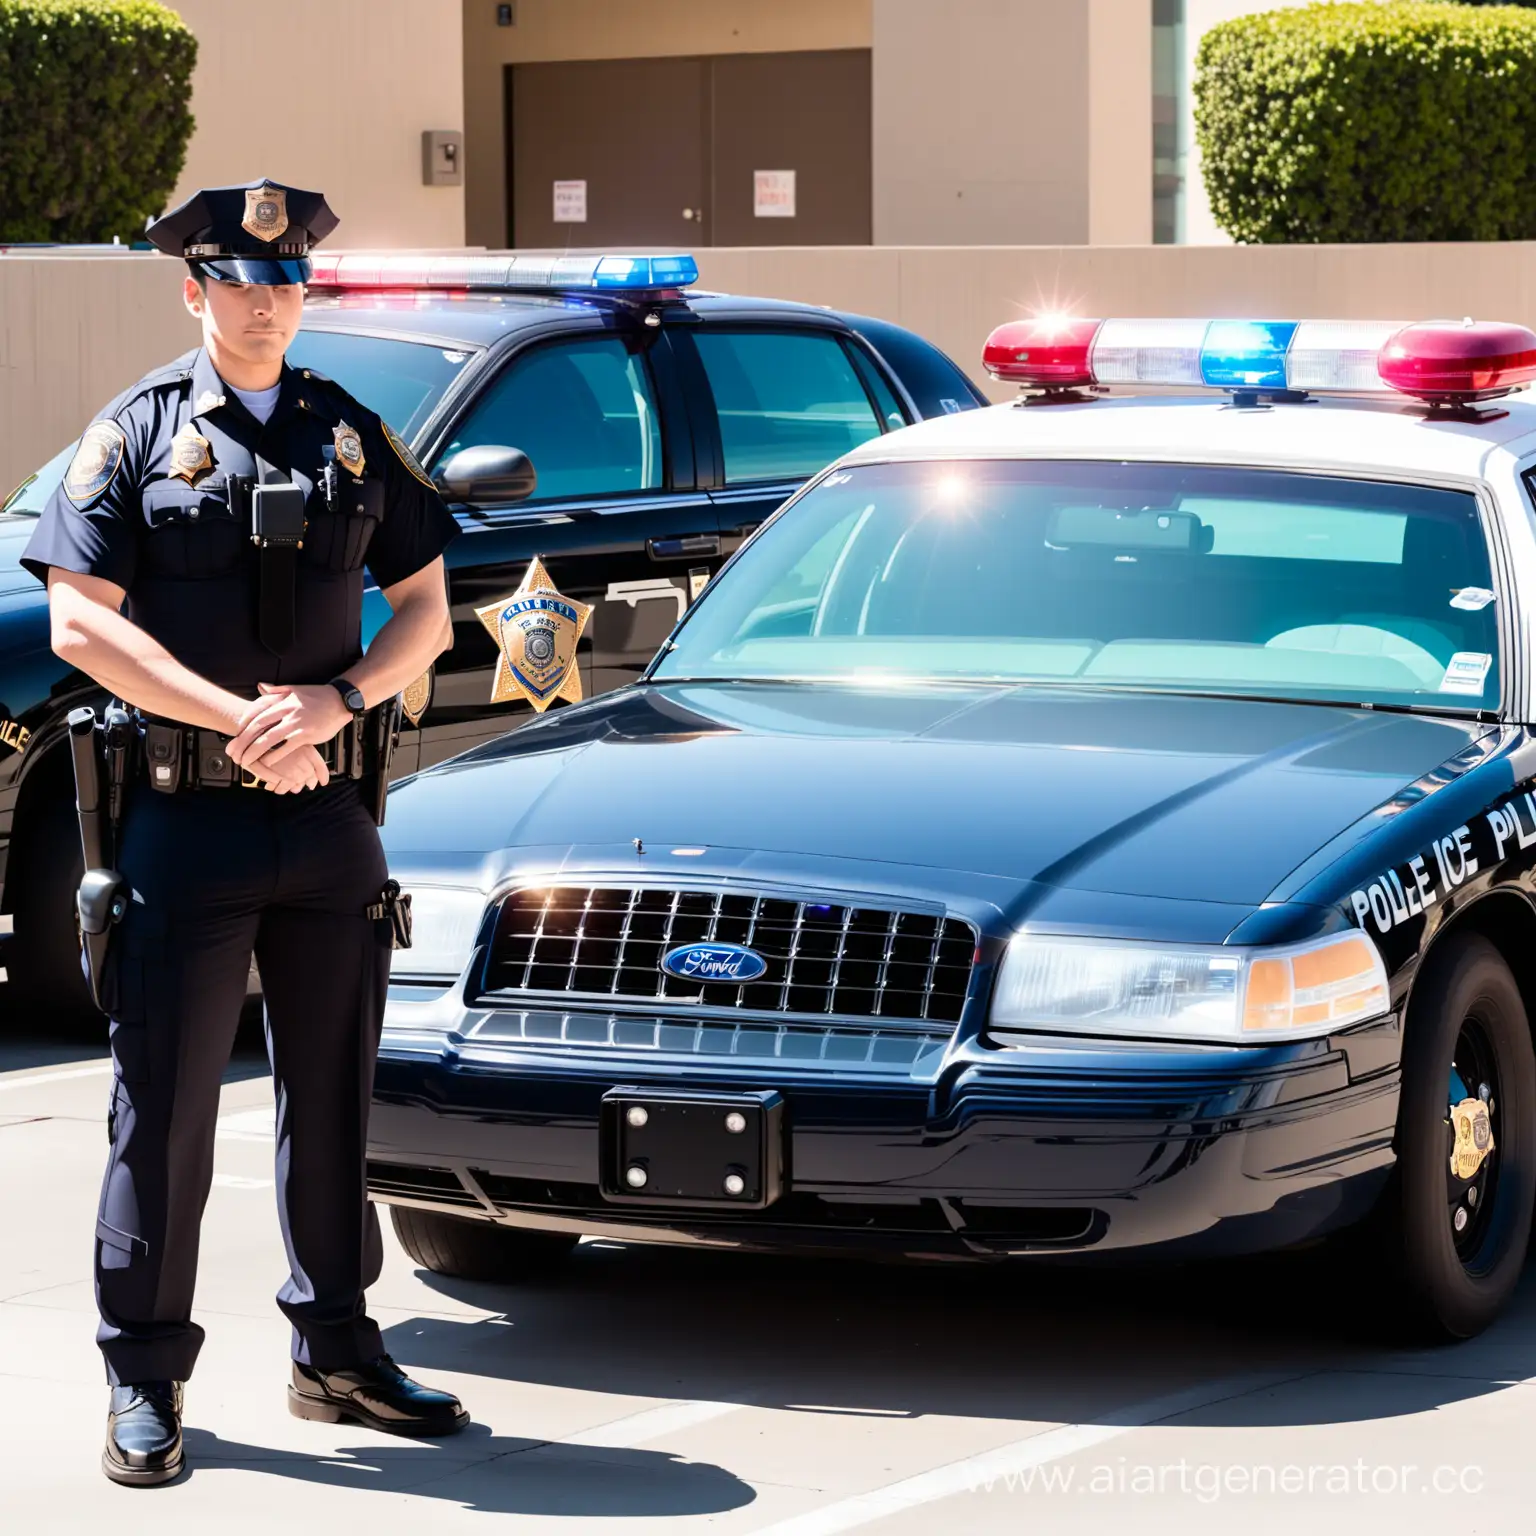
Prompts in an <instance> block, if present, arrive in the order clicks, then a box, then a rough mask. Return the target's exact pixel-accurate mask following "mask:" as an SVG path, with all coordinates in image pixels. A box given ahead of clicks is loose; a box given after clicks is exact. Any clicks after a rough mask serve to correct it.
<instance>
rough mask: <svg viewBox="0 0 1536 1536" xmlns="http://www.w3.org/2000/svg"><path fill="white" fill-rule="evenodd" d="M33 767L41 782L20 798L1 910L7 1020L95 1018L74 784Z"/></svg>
mask: <svg viewBox="0 0 1536 1536" xmlns="http://www.w3.org/2000/svg"><path fill="white" fill-rule="evenodd" d="M57 766H58V765H57V764H52V763H50V764H48V765H47V766H46V767H40V768H39V769H38V770H36V771H38V772H43V773H47V775H48V777H47V778H45V779H44V780H42V781H41V782H39V783H38V784H37V785H36V786H35V789H36V792H35V794H32V795H29V796H27V801H26V821H25V824H24V825H22V824H18V827H17V831H18V833H19V834H20V835H19V836H18V839H17V844H16V846H15V847H14V848H13V849H12V851H11V860H10V866H9V868H8V869H7V871H6V882H5V885H6V904H7V905H8V906H9V907H10V909H11V911H12V913H13V915H14V920H15V930H14V932H13V934H12V936H11V938H10V940H9V941H8V942H7V944H6V972H7V978H8V980H7V988H8V990H9V992H10V994H11V996H10V998H8V999H7V1001H8V1002H10V1003H12V1004H13V1007H12V1008H11V1009H10V1010H9V1011H11V1012H13V1013H15V1012H17V1011H22V1012H45V1013H46V1014H47V1015H48V1016H49V1017H50V1018H53V1019H59V1018H60V1017H61V1016H62V1017H64V1018H69V1019H88V1018H99V1017H100V1015H99V1014H98V1013H97V1010H96V1005H95V1004H94V1003H93V1002H92V1001H91V994H90V988H89V987H88V986H87V985H86V981H85V974H84V972H83V971H82V970H81V968H80V938H79V934H78V933H77V931H76V928H75V893H76V892H77V891H78V890H79V889H80V876H81V874H82V872H83V862H82V859H81V854H80V829H79V822H78V821H77V819H76V816H75V799H74V784H73V781H72V780H71V779H70V777H69V775H68V773H67V772H64V773H58V772H51V771H50V770H52V769H54V768H56V767H57Z"/></svg>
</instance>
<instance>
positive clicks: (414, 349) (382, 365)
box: [0, 331, 473, 516]
mask: <svg viewBox="0 0 1536 1536" xmlns="http://www.w3.org/2000/svg"><path fill="white" fill-rule="evenodd" d="M472 356H473V353H471V352H467V351H466V352H457V351H452V350H448V349H445V348H443V347H438V346H429V345H427V344H426V343H424V342H419V341H394V340H387V339H385V338H383V337H380V336H361V335H358V334H357V333H356V332H354V331H300V332H299V334H298V335H297V336H295V337H294V339H293V345H292V346H291V347H289V348H288V362H289V363H290V364H291V365H292V366H293V367H295V368H313V369H314V370H315V371H316V372H317V373H323V374H324V375H325V376H326V377H327V378H328V379H335V381H336V382H337V383H338V384H340V385H341V387H342V388H343V389H344V390H346V391H347V393H348V394H350V395H355V396H356V397H357V398H358V399H359V400H361V401H362V403H363V404H364V405H366V406H367V407H368V408H369V409H370V410H372V411H376V412H378V414H379V415H380V416H382V417H383V418H384V420H385V421H387V422H388V423H389V424H390V426H392V427H393V428H394V429H395V431H396V432H398V433H399V434H400V436H401V437H403V438H404V439H405V440H406V442H407V443H409V442H410V441H411V439H412V438H413V437H414V436H415V434H416V431H417V429H418V428H419V427H420V426H421V424H422V423H423V422H424V421H426V419H427V417H429V416H430V415H431V414H432V411H433V409H434V408H435V407H436V405H437V402H438V401H439V400H441V399H442V398H443V395H444V394H445V393H446V392H447V389H448V386H449V385H450V384H452V383H453V381H454V380H455V379H456V378H458V376H459V372H460V370H461V369H462V368H463V367H464V365H465V363H467V362H468V361H469V359H470V358H471V357H472ZM74 451H75V445H74V443H70V444H69V446H68V447H66V448H62V449H60V450H59V452H58V453H56V454H55V455H54V456H53V457H52V458H51V459H49V460H48V462H47V463H46V464H44V465H43V466H42V468H40V469H38V470H37V471H35V473H34V474H32V475H31V476H30V477H29V478H28V479H26V480H24V481H23V482H22V483H21V484H20V485H19V486H17V488H16V489H15V490H14V491H13V492H12V493H11V496H10V499H9V500H7V501H6V502H5V503H4V505H3V507H0V510H3V511H6V512H27V513H31V514H33V515H34V516H35V515H36V514H37V513H39V512H41V511H42V510H43V508H44V507H45V506H47V504H48V498H49V497H50V496H51V495H53V493H54V491H55V490H56V489H57V488H58V484H59V481H60V480H62V479H63V478H64V471H65V469H66V468H67V467H68V465H69V461H70V458H71V457H72V456H73V454H74Z"/></svg>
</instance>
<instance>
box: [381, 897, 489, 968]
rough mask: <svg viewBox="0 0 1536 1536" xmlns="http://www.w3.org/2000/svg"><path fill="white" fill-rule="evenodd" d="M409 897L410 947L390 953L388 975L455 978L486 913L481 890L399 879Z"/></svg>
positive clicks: (467, 956)
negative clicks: (412, 882)
mask: <svg viewBox="0 0 1536 1536" xmlns="http://www.w3.org/2000/svg"><path fill="white" fill-rule="evenodd" d="M401 883H402V885H403V886H404V888H405V889H406V890H407V891H409V892H410V896H411V947H410V948H409V949H396V950H392V951H391V952H390V957H389V974H390V975H391V976H395V977H399V978H404V977H407V976H422V977H433V978H437V979H440V980H443V981H455V980H457V979H458V977H459V975H460V974H461V973H462V972H463V970H464V967H465V966H466V965H467V964H468V963H469V956H470V952H471V951H472V950H473V949H474V947H475V935H476V934H477V933H478V932H479V931H480V919H481V918H482V917H483V916H484V915H485V896H484V894H483V893H482V892H480V891H466V890H460V889H457V888H455V887H452V886H443V885H412V884H409V883H407V882H404V881H402V882H401Z"/></svg>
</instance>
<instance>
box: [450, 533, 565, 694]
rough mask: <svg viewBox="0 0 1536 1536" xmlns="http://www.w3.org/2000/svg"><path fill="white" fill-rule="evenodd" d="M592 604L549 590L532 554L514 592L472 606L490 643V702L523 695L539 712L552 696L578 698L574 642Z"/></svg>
mask: <svg viewBox="0 0 1536 1536" xmlns="http://www.w3.org/2000/svg"><path fill="white" fill-rule="evenodd" d="M591 616H592V609H591V607H590V606H589V605H588V604H586V603H578V602H576V601H575V599H573V598H569V597H566V596H564V595H563V594H562V593H560V592H558V591H556V590H555V584H554V582H553V581H551V580H550V578H549V572H548V571H546V570H545V569H544V565H543V562H542V561H541V560H540V559H539V558H538V557H537V556H535V557H534V559H533V560H532V561H531V562H530V563H529V566H528V569H527V571H526V572H524V574H523V579H522V581H521V582H520V583H519V584H518V588H517V591H515V592H513V593H511V594H509V595H508V596H506V597H504V598H501V599H500V600H499V601H498V602H494V603H491V604H489V605H488V606H486V607H484V608H477V609H476V610H475V617H476V618H477V619H479V620H480V622H481V623H482V624H483V625H485V627H486V630H487V631H488V632H489V634H490V636H491V638H492V639H493V640H494V641H495V642H496V647H497V651H498V653H499V654H498V655H497V658H496V677H495V681H494V682H493V683H492V684H491V703H492V704H505V703H506V702H507V701H508V700H509V699H526V700H527V701H528V702H529V703H530V704H532V705H533V707H534V708H535V709H536V710H538V711H539V713H540V714H542V713H543V712H544V711H545V710H546V709H548V708H549V706H550V705H551V704H553V703H554V701H555V700H556V699H566V700H568V701H569V702H570V703H572V704H575V703H579V702H580V700H581V673H580V672H578V671H577V669H576V644H577V642H578V641H579V640H580V639H581V636H582V631H583V630H585V629H586V627H587V620H588V619H589V618H591Z"/></svg>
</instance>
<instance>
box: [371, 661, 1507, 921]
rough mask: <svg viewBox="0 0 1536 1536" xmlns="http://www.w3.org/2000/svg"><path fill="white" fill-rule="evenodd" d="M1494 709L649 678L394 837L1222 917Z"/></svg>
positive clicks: (481, 754) (580, 711) (511, 739)
mask: <svg viewBox="0 0 1536 1536" xmlns="http://www.w3.org/2000/svg"><path fill="white" fill-rule="evenodd" d="M1489 729H1490V728H1489V727H1487V726H1482V725H1477V724H1474V723H1472V722H1469V721H1468V722H1464V721H1459V720H1449V719H1436V718H1431V717H1426V716H1408V715H1400V714H1387V713H1382V712H1377V711H1370V710H1363V709H1361V710H1354V709H1343V708H1333V707H1327V706H1309V705H1299V704H1273V703H1266V702H1260V701H1256V700H1232V699H1216V698H1184V697H1171V696H1168V695H1162V696H1158V695H1147V694H1139V695H1138V694H1110V693H1102V692H1100V693H1095V692H1089V691H1083V692H1074V691H1069V690H1055V689H1043V688H1035V687H1029V688H1003V687H998V688H979V687H964V688H952V687H919V686H912V687H902V688H853V687H838V686H829V685H814V686H813V685H798V686H797V685H779V684H719V685H702V684H672V685H665V686H651V687H639V688H631V689H627V690H624V691H622V692H620V693H616V694H611V695H608V696H607V697H605V698H602V699H597V700H594V701H593V702H592V703H590V704H587V705H584V706H581V707H579V708H577V709H572V710H566V711H562V712H560V713H558V714H554V715H550V716H546V717H545V718H544V719H542V720H540V721H537V722H535V723H534V724H532V725H530V726H527V727H525V728H523V729H522V730H518V731H514V732H512V733H511V734H509V735H507V736H504V737H501V738H499V739H498V740H497V741H494V742H491V743H488V744H487V745H486V746H484V747H480V748H477V749H475V750H474V751H472V752H469V753H466V754H465V755H464V756H462V757H459V758H455V759H453V760H452V761H450V762H448V763H444V764H442V765H440V766H438V767H437V768H434V769H432V770H429V771H428V772H426V773H423V774H420V775H418V776H417V777H416V778H414V779H412V780H409V781H407V782H406V783H405V784H403V785H402V786H401V787H400V788H399V789H398V790H397V791H396V792H395V793H393V794H392V795H391V797H390V802H389V821H388V825H387V826H386V829H385V840H386V846H387V847H388V849H389V851H390V855H391V858H392V860H395V861H396V862H397V863H398V862H400V861H404V862H405V863H407V864H412V863H416V864H419V863H421V862H422V861H428V862H434V861H435V862H438V863H440V864H441V865H442V867H452V866H454V865H457V866H458V867H460V868H469V867H476V868H479V869H481V870H482V871H484V870H486V869H492V870H494V869H495V868H497V867H501V868H505V867H507V865H508V863H509V861H508V860H505V859H503V860H502V861H501V864H500V865H499V866H498V864H497V861H496V860H495V859H494V858H489V859H488V858H487V856H489V855H494V854H495V853H496V852H497V851H498V850H511V851H513V852H517V851H522V852H524V853H529V852H536V853H537V855H538V857H539V859H541V860H543V861H544V862H545V863H546V864H547V863H548V862H549V861H550V860H554V861H555V862H556V865H557V867H563V868H570V867H593V866H594V865H596V864H603V863H604V862H605V861H606V862H607V863H609V865H610V866H611V863H612V860H614V859H617V858H619V857H621V856H622V858H623V859H624V860H626V861H628V862H629V864H630V866H631V867H633V866H634V865H638V866H639V867H640V868H642V869H644V870H645V872H646V873H647V874H650V875H658V874H664V873H665V872H666V871H678V872H681V871H684V870H686V871H687V872H688V873H690V874H696V875H697V874H706V873H710V872H714V873H724V872H727V871H733V872H734V873H735V874H736V876H737V877H739V876H740V874H741V872H742V871H743V870H744V869H750V870H754V871H758V872H763V871H772V872H775V873H777V874H778V875H780V876H783V877H786V878H793V877H794V876H795V875H798V876H799V877H800V878H801V879H814V880H816V881H818V882H822V881H827V880H836V881H837V882H838V883H843V884H847V885H850V886H865V887H868V886H875V887H883V888H886V889H898V888H899V889H907V890H910V891H926V892H930V893H932V894H935V895H937V894H943V893H945V892H952V891H954V890H956V889H958V888H960V887H964V888H965V889H967V890H970V891H972V892H978V891H980V890H981V889H983V888H984V889H985V891H986V894H987V900H988V902H989V904H992V905H996V906H997V907H999V908H1000V909H1001V910H1004V911H1006V912H1008V914H1009V915H1010V916H1011V917H1012V918H1013V919H1015V920H1018V919H1020V918H1022V917H1025V916H1030V915H1040V914H1039V913H1038V912H1037V909H1038V908H1040V907H1041V905H1042V903H1045V904H1047V905H1049V901H1050V898H1052V896H1053V895H1054V896H1055V897H1056V898H1057V899H1056V903H1055V906H1054V908H1052V909H1051V912H1053V913H1054V914H1055V915H1058V916H1059V915H1062V914H1065V913H1067V912H1069V911H1070V909H1071V907H1072V903H1071V902H1067V903H1066V904H1065V905H1063V904H1062V902H1061V900H1060V897H1061V895H1062V894H1063V893H1071V892H1077V893H1087V894H1088V895H1090V896H1093V897H1094V898H1095V900H1096V901H1097V902H1098V905H1099V906H1101V907H1102V905H1103V902H1102V900H1100V898H1111V897H1131V898H1145V899H1151V900H1156V901H1159V902H1163V903H1167V902H1174V903H1178V902H1188V903H1204V904H1208V905H1211V906H1213V907H1214V908H1215V909H1219V911H1220V912H1221V913H1222V914H1224V917H1223V918H1222V921H1221V922H1217V923H1216V924H1215V928H1216V929H1219V930H1220V931H1221V932H1225V931H1227V930H1228V929H1230V927H1231V926H1234V925H1235V923H1236V921H1237V920H1239V918H1240V916H1241V915H1242V913H1243V912H1245V911H1251V910H1252V909H1253V908H1254V907H1256V906H1257V905H1258V904H1260V903H1262V902H1263V901H1264V899H1265V897H1266V896H1268V895H1269V893H1270V892H1271V891H1273V890H1274V889H1275V887H1276V886H1277V885H1279V884H1280V882H1281V881H1282V880H1283V879H1284V877H1285V876H1286V875H1287V874H1288V873H1289V872H1290V871H1292V870H1293V869H1295V868H1296V867H1297V866H1298V865H1299V864H1301V863H1302V862H1303V861H1304V860H1305V859H1306V858H1307V857H1308V856H1309V855H1310V854H1312V853H1313V852H1314V851H1316V850H1317V849H1318V848H1319V847H1321V846H1322V845H1323V844H1324V843H1327V842H1328V841H1329V840H1330V839H1333V838H1336V837H1337V836H1338V835H1339V834H1340V833H1342V832H1344V831H1345V830H1346V829H1348V828H1349V827H1351V826H1352V825H1353V824H1355V823H1357V822H1359V821H1360V820H1361V818H1362V817H1365V816H1366V815H1367V813H1369V812H1370V811H1372V810H1373V809H1375V808H1376V807H1377V806H1379V805H1381V804H1382V802H1383V801H1386V800H1388V799H1390V798H1391V797H1392V796H1393V794H1394V793H1396V792H1397V791H1398V790H1400V789H1401V788H1402V787H1403V786H1404V785H1405V784H1408V783H1411V782H1412V781H1413V780H1415V779H1417V778H1420V777H1421V776H1423V775H1424V774H1426V773H1428V772H1429V771H1430V770H1432V769H1433V768H1435V767H1437V766H1438V765H1440V764H1441V763H1443V762H1445V760H1446V759H1447V758H1450V757H1452V756H1454V755H1455V754H1457V753H1459V752H1461V751H1463V750H1464V749H1465V748H1466V746H1467V745H1468V743H1469V741H1471V740H1474V739H1476V738H1477V737H1479V736H1482V735H1485V734H1487V733H1488V731H1489ZM636 840H638V842H639V848H640V851H639V852H638V853H637V852H636V851H635V845H636ZM678 849H685V850H702V852H687V853H683V854H678V853H677V852H676V850H678ZM510 862H513V863H515V862H519V861H516V860H512V861H510ZM521 862H522V863H523V864H524V865H526V864H527V862H528V861H527V860H526V859H524V860H522V861H521ZM1046 915H1050V914H1049V913H1048V914H1046ZM1223 923H1224V924H1225V926H1223ZM1205 926H1206V927H1207V928H1210V926H1211V925H1210V924H1207V925H1205Z"/></svg>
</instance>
